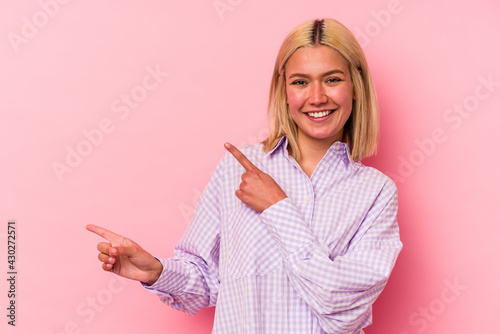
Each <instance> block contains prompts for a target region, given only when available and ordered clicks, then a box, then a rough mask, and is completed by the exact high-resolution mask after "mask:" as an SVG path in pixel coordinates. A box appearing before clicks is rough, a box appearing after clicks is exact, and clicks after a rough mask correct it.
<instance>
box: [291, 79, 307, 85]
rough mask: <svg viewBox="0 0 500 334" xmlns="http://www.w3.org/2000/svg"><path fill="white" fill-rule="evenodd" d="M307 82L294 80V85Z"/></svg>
mask: <svg viewBox="0 0 500 334" xmlns="http://www.w3.org/2000/svg"><path fill="white" fill-rule="evenodd" d="M305 84H306V82H305V81H304V80H295V81H294V82H292V85H305Z"/></svg>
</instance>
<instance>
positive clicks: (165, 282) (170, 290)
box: [141, 258, 189, 295]
mask: <svg viewBox="0 0 500 334" xmlns="http://www.w3.org/2000/svg"><path fill="white" fill-rule="evenodd" d="M157 259H158V261H160V262H161V264H162V265H163V271H162V273H161V275H160V277H159V278H158V280H157V281H156V282H155V283H154V284H152V285H149V284H146V283H143V282H141V284H142V286H143V287H144V288H146V289H147V290H150V291H151V292H161V293H167V294H172V295H175V294H179V293H181V292H182V291H183V290H184V288H185V287H186V285H187V282H188V279H189V278H188V277H187V276H186V274H185V272H184V269H183V267H182V263H181V262H179V261H176V260H175V259H162V258H157Z"/></svg>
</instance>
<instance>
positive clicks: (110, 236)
mask: <svg viewBox="0 0 500 334" xmlns="http://www.w3.org/2000/svg"><path fill="white" fill-rule="evenodd" d="M87 230H88V231H90V232H93V233H95V234H97V235H99V236H101V237H103V238H104V239H106V240H108V241H112V239H116V238H122V236H121V235H119V234H116V233H114V232H111V231H109V230H106V229H105V228H104V227H100V226H96V225H92V224H88V225H87Z"/></svg>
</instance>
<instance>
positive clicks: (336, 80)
mask: <svg viewBox="0 0 500 334" xmlns="http://www.w3.org/2000/svg"><path fill="white" fill-rule="evenodd" d="M339 81H341V80H340V79H339V78H330V79H328V80H326V82H329V83H333V82H339Z"/></svg>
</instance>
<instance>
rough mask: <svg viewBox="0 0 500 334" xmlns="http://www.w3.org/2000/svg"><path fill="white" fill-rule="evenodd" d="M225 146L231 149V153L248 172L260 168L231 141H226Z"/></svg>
mask: <svg viewBox="0 0 500 334" xmlns="http://www.w3.org/2000/svg"><path fill="white" fill-rule="evenodd" d="M224 147H225V148H226V150H228V151H229V153H231V154H232V155H233V157H235V158H236V160H238V162H239V163H240V164H241V165H242V166H243V167H244V168H245V169H246V171H247V172H249V171H255V170H258V168H257V167H255V165H254V164H253V163H252V162H251V161H250V160H248V158H247V157H246V156H245V155H244V154H243V153H241V151H240V150H238V149H237V148H236V147H234V146H233V145H231V144H230V143H225V144H224Z"/></svg>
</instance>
